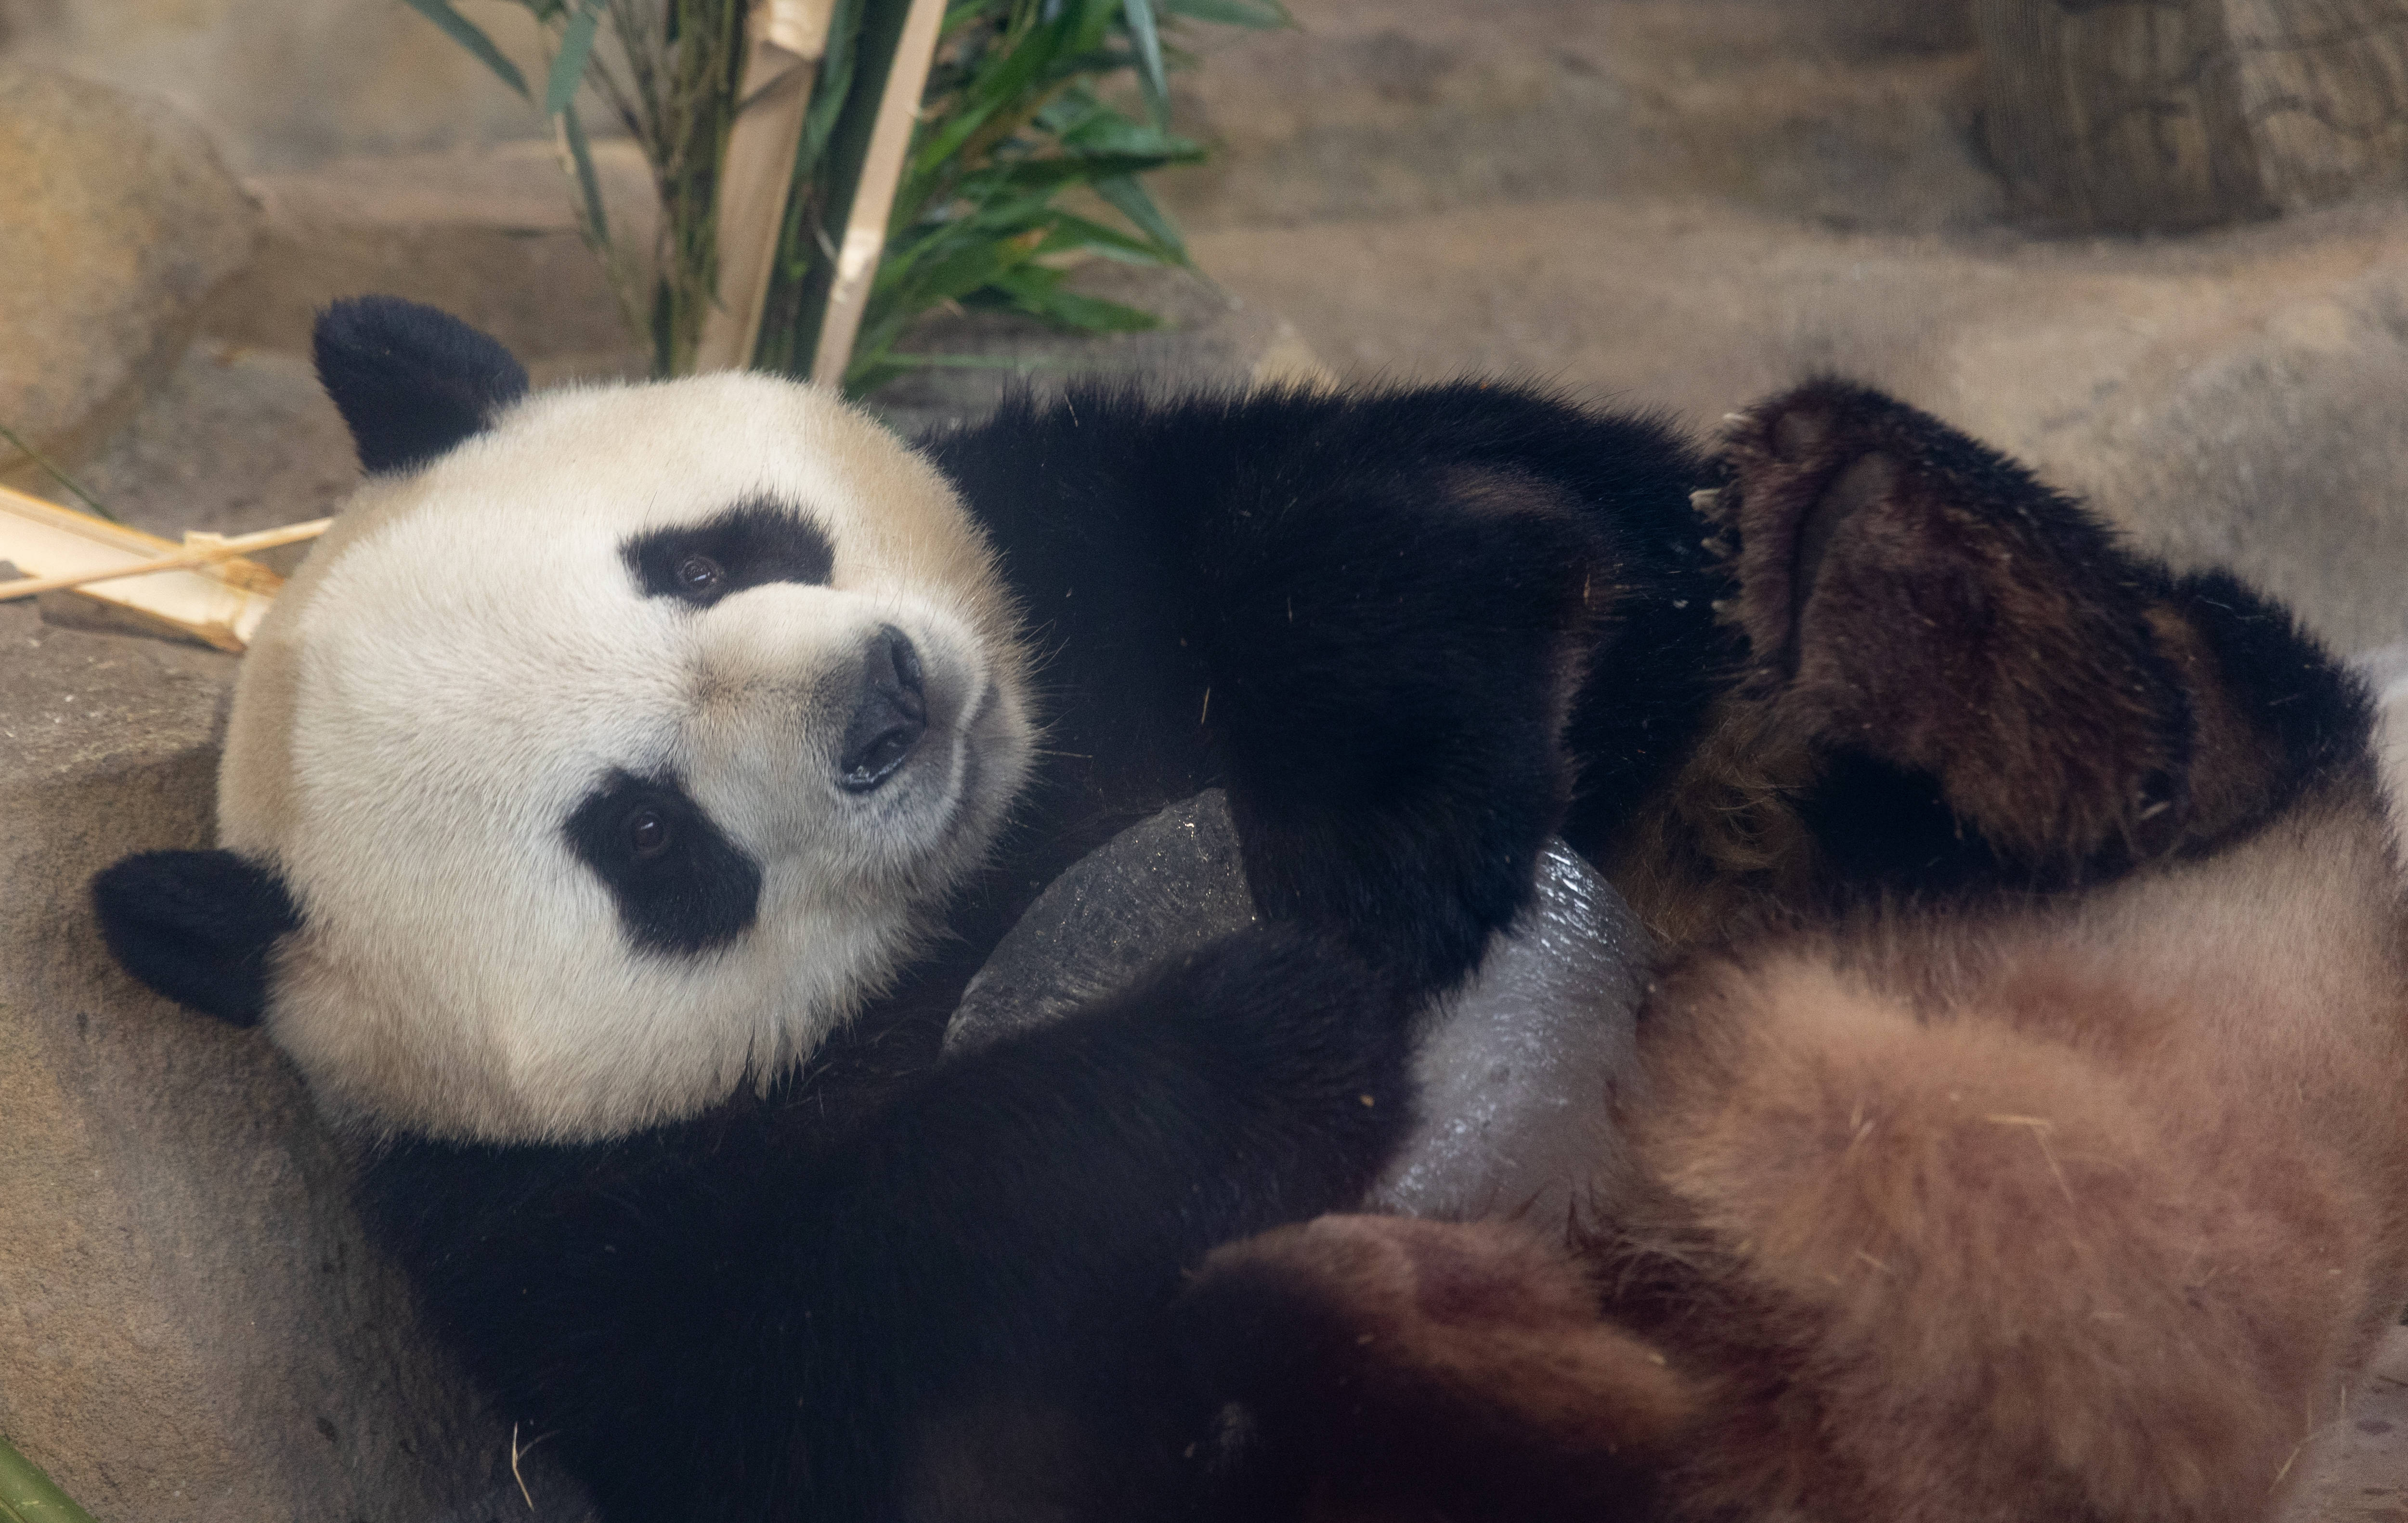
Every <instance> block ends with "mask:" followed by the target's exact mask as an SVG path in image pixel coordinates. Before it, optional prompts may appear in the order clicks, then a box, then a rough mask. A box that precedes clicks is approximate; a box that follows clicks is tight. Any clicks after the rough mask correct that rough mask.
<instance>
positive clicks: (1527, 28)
mask: <svg viewBox="0 0 2408 1523" xmlns="http://www.w3.org/2000/svg"><path fill="white" fill-rule="evenodd" d="M1289 8H1290V11H1291V13H1292V14H1293V15H1294V16H1295V17H1296V21H1297V30H1295V31H1290V32H1272V33H1242V32H1230V31H1222V30H1208V29H1194V30H1192V31H1191V32H1190V33H1189V35H1188V36H1187V37H1186V39H1185V40H1186V41H1187V43H1188V44H1189V45H1191V46H1192V47H1193V48H1194V49H1195V50H1196V51H1197V55H1198V57H1199V58H1200V60H1201V66H1200V67H1198V68H1197V70H1196V71H1195V72H1194V73H1192V74H1186V75H1182V76H1179V77H1177V78H1175V79H1174V81H1173V90H1174V101H1175V103H1176V105H1177V108H1178V113H1179V120H1180V121H1181V122H1182V123H1183V125H1184V126H1186V127H1187V128H1188V129H1190V130H1192V131H1194V132H1196V133H1197V135H1198V136H1202V137H1205V138H1207V139H1209V140H1211V141H1213V142H1215V143H1216V144H1218V145H1219V147H1220V152H1219V154H1218V156H1217V157H1216V158H1215V159H1214V160H1213V161H1212V162H1211V163H1209V164H1206V165H1199V166H1197V167H1194V168H1183V169H1177V170H1172V171H1168V172H1166V173H1164V174H1163V175H1162V176H1160V177H1159V179H1160V182H1161V188H1162V194H1163V196H1164V199H1165V201H1166V203H1167V204H1168V206H1169V208H1171V209H1172V210H1173V212H1174V213H1176V214H1177V215H1179V216H1180V217H1181V218H1183V220H1184V221H1185V222H1186V223H1187V224H1188V225H1189V226H1190V227H1191V228H1192V229H1194V230H1198V231H1202V230H1211V229H1221V228H1227V227H1233V226H1240V225H1265V224H1296V223H1311V222H1326V221H1333V220H1339V219H1358V218H1368V217H1396V216H1406V215H1415V214H1421V213H1426V212H1431V211H1437V210H1441V209H1445V208H1459V207H1467V206H1474V205H1487V206H1495V205H1498V204H1500V203H1514V202H1524V201H1541V200H1554V199H1561V198H1565V197H1573V196H1581V197H1588V196H1603V197H1613V198H1632V197H1644V196H1653V195H1663V194H1677V195H1683V196H1696V197H1706V198H1713V199H1717V200H1729V201H1734V202H1738V203H1742V204H1745V205H1749V206H1754V207H1758V208H1766V209H1771V210H1777V211H1780V212H1782V213H1784V214H1787V215H1792V216H1798V217H1800V218H1804V219H1809V220H1813V221H1818V222H1824V223H1832V224H1836V225H1842V226H1870V227H1884V228H1901V229H1935V228H1952V227H1968V226H1975V225H1981V224H1985V223H1992V222H1995V221H1997V220H1998V218H1999V217H2000V215H2002V213H2003V211H2004V209H2005V199H2004V194H2003V192H2002V190H2001V187H2000V184H1999V182H1998V180H1997V179H1996V178H1995V177H1994V176H1993V175H1991V173H1990V172H1989V170H1988V169H1987V168H1986V167H1985V165H1984V164H1983V162H1982V158H1981V155H1980V153H1979V151H1977V150H1976V148H1975V146H1974V122H1975V117H1976V114H1977V112H1978V111H1979V109H1980V107H1981V104H1982V89H1981V64H1980V59H1979V57H1978V55H1977V53H1976V52H1975V50H1974V39H1973V33H1972V27H1971V12H1970V9H1969V8H1968V7H1965V6H1964V5H1961V4H1956V3H1949V4H1910V5H1900V4H1897V3H1895V0H1892V3H1888V4H1883V3H1880V0H1486V3H1484V4H1482V5H1477V6H1467V5H1463V4H1460V3H1458V0H1297V4H1295V5H1293V6H1291V7H1289ZM1205 267H1206V268H1208V269H1209V268H1211V266H1209V265H1207V266H1205Z"/></svg>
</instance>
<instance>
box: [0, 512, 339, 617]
mask: <svg viewBox="0 0 2408 1523" xmlns="http://www.w3.org/2000/svg"><path fill="white" fill-rule="evenodd" d="M334 522H335V521H334V520H333V519H331V518H313V519H311V520H310V521H309V522H308V523H306V524H285V525H284V526H283V527H282V528H280V529H262V530H260V531H259V532H258V533H256V534H238V535H236V536H235V537H234V538H233V539H218V538H217V537H216V536H214V535H211V536H208V537H206V538H202V537H199V536H195V537H194V539H195V541H196V542H193V543H191V544H187V545H186V546H185V547H184V548H183V549H181V550H179V551H174V552H171V553H168V554H165V555H154V556H152V557H151V558H150V559H149V560H147V561H136V562H135V563H134V564H133V565H131V566H113V567H108V568H103V569H101V570H97V571H73V572H69V573H67V574H66V575H65V576H54V577H22V578H20V579H19V580H17V581H15V582H0V603H6V602H8V601H11V600H12V599H15V598H19V597H31V596H35V595H36V593H46V592H64V591H65V590H66V589H67V588H70V587H84V586H89V585H91V584H92V583H93V582H115V581H116V580H118V579H119V578H120V577H147V576H149V575H150V574H151V573H152V572H154V571H181V570H184V569H187V568H191V567H195V566H208V565H209V564H210V563H212V562H215V561H224V560H232V559H234V558H235V557H236V556H238V555H247V554H249V553H251V552H252V551H254V550H273V549H275V548H276V547H277V546H278V545H290V544H297V543H299V542H300V541H302V540H304V539H316V538H317V537H318V536H320V535H322V534H323V533H325V532H326V530H327V528H328V526H330V525H331V524H333V523H334Z"/></svg>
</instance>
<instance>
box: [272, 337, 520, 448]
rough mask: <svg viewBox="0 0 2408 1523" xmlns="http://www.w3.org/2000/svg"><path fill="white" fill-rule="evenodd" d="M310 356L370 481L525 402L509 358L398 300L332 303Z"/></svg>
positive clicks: (493, 345)
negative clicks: (504, 410)
mask: <svg viewBox="0 0 2408 1523" xmlns="http://www.w3.org/2000/svg"><path fill="white" fill-rule="evenodd" d="M310 348H311V350H312V352H314V354H315V355H316V358H317V362H318V383H319V384H320V385H322V386H323V387H325V388H326V395H328V396H330V397H332V398H334V401H335V408H336V409H337V411H339V412H341V413H342V415H343V422H344V423H345V424H349V425H350V426H351V442H352V443H353V444H354V445H356V446H357V447H358V449H359V453H360V465H361V467H363V468H364V469H366V471H367V472H368V473H369V474H370V475H372V476H375V475H383V474H385V473H387V472H390V471H402V470H410V469H414V468H415V467H419V466H423V465H424V464H426V463H427V462H428V461H430V460H433V459H435V458H436V457H437V455H440V454H442V453H444V452H445V451H447V450H449V449H451V448H452V446H453V445H455V444H457V443H459V442H460V441H461V440H462V439H464V438H468V437H469V436H470V435H472V434H479V433H482V432H483V431H484V429H485V428H486V426H487V425H488V424H491V423H492V422H493V420H494V416H495V414H496V413H498V412H500V411H501V410H502V409H504V408H506V407H508V406H509V405H510V404H511V403H512V402H515V401H517V400H518V399H519V398H520V397H522V396H523V395H526V389H527V377H526V371H525V370H524V369H523V367H521V366H520V365H519V362H518V361H517V360H515V359H512V358H511V357H510V352H509V350H507V349H504V348H503V347H502V346H501V345H500V344H499V343H497V342H495V340H494V339H492V338H487V337H486V336H485V335H484V334H481V333H479V332H478V331H477V330H476V329H474V328H472V327H470V326H468V324H466V323H463V322H461V321H460V320H459V319H458V318H456V317H453V316H452V314H451V313H449V312H441V311H437V310H436V309H434V308H432V307H422V306H420V305H419V304H418V303H416V302H414V301H404V300H402V299H401V298H400V297H399V296H352V297H349V298H347V299H345V300H342V301H338V302H336V303H335V304H334V305H333V306H331V307H329V308H327V309H325V310H324V311H322V312H321V313H319V314H318V324H317V328H316V330H315V331H314V332H313V333H312V335H311V337H310Z"/></svg>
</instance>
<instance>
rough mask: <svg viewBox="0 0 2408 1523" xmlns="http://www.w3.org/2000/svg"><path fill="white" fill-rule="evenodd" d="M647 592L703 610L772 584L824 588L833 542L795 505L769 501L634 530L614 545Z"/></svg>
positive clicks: (833, 561) (831, 566)
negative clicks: (696, 521)
mask: <svg viewBox="0 0 2408 1523" xmlns="http://www.w3.org/2000/svg"><path fill="white" fill-rule="evenodd" d="M619 555H620V558H621V559H623V560H624V561H625V562H626V563H627V569H629V570H630V571H633V572H634V573H635V574H636V582H637V585H638V586H639V587H641V588H642V589H643V593H644V596H647V597H674V598H676V599H678V600H679V601H680V602H683V603H692V604H694V605H695V606H696V607H699V608H709V607H710V605H712V604H713V603H716V602H718V601H719V600H720V599H721V598H723V597H724V596H727V595H728V594H730V593H737V592H742V591H743V590H744V589H745V588H747V587H760V586H766V585H767V584H768V583H770V582H805V583H808V584H810V585H813V586H825V585H826V584H827V580H828V576H829V574H830V573H831V572H832V571H833V570H834V569H835V568H836V547H835V546H833V545H831V544H829V543H828V537H827V536H826V534H824V533H823V532H822V531H821V529H820V526H819V525H818V524H814V523H812V522H811V521H810V519H809V518H807V517H805V516H804V515H803V513H802V510H799V509H797V508H794V507H791V506H789V505H787V504H785V503H781V502H775V501H772V500H770V499H768V498H766V497H764V498H756V499H754V500H753V501H750V502H742V503H738V504H737V505H736V506H735V507H733V508H730V509H728V510H726V511H725V512H724V513H719V514H717V515H715V516H713V517H710V518H707V519H704V520H703V521H702V522H701V523H699V524H677V525H674V526H673V527H669V528H663V529H653V530H652V531H650V532H649V533H645V534H639V535H637V536H636V537H635V538H633V539H629V540H627V541H626V543H624V544H623V545H621V546H620V547H619Z"/></svg>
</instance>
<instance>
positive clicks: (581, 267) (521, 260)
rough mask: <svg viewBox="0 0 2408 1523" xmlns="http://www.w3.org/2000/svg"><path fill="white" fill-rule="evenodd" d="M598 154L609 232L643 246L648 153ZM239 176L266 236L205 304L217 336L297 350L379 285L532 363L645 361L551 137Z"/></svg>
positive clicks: (648, 233)
mask: <svg viewBox="0 0 2408 1523" xmlns="http://www.w3.org/2000/svg"><path fill="white" fill-rule="evenodd" d="M410 19H411V20H412V21H413V22H415V21H416V18H414V17H413V18H410ZM418 24H423V22H420V23H418ZM446 46H449V44H446ZM594 158H595V173H596V175H597V177H598V179H599V180H600V182H601V185H602V195H603V205H604V208H605V210H606V212H607V214H608V215H609V221H610V228H611V234H612V237H613V239H614V241H615V242H616V243H617V244H618V246H619V247H621V248H624V249H626V250H630V251H635V252H637V253H638V254H648V252H649V251H650V249H651V247H652V226H653V223H655V221H656V220H657V210H658V208H657V204H656V202H655V200H654V197H653V194H652V180H651V171H650V170H649V169H647V168H646V167H645V165H644V160H643V155H642V154H641V153H639V152H638V151H637V150H636V148H635V145H634V144H632V143H629V142H626V141H624V140H623V141H618V142H605V143H601V144H597V145H596V146H595V154H594ZM246 184H247V185H248V186H249V188H250V189H251V192H252V193H253V194H255V195H256V196H257V197H258V198H259V201H260V204H261V206H262V207H263V208H264V210H265V231H264V232H263V234H262V237H261V239H260V248H259V253H258V256H257V258H255V259H254V260H253V261H252V263H251V266H250V267H249V268H248V269H247V270H246V271H245V272H244V273H243V274H242V275H241V276H240V277H238V278H237V279H236V280H233V281H231V282H229V283H228V285H227V287H226V289H225V290H224V291H222V293H220V295H219V296H218V299H217V300H216V301H215V302H213V303H212V304H211V306H210V309H209V312H208V319H207V323H206V327H207V331H208V332H209V333H210V334H212V335H215V336H217V337H219V338H226V339H228V340H231V341H233V342H235V343H238V344H243V345H249V346H255V347H259V348H264V349H272V350H281V351H285V352H291V353H296V354H299V353H307V352H308V347H309V324H310V323H311V321H312V320H313V319H314V318H315V316H316V314H317V312H318V310H319V309H321V308H322V307H324V306H325V305H326V303H328V302H329V301H332V300H334V299H335V298H336V297H337V296H356V295H362V294H363V293H366V292H378V293H382V294H384V295H394V296H407V297H409V299H411V300H413V301H423V302H429V303H432V304H434V305H435V306H437V307H440V308H442V309H445V310H446V311H449V312H451V313H452V314H453V315H454V316H457V317H459V318H462V319H464V320H466V322H469V323H474V324H476V325H477V326H478V327H480V328H482V329H484V330H485V331H486V332H488V333H490V334H492V335H493V336H494V337H495V338H499V339H501V340H502V342H504V343H505V344H508V345H509V347H510V349H511V351H512V352H514V353H516V354H517V355H518V356H519V358H520V359H522V360H523V361H526V362H528V363H529V364H534V363H537V362H539V361H552V362H562V361H566V365H567V368H568V370H570V371H571V372H574V373H581V374H593V373H600V372H610V373H622V372H624V373H639V372H640V371H641V369H642V368H643V366H644V365H645V364H646V363H648V362H649V361H650V358H651V354H650V350H649V344H648V342H645V343H639V342H638V338H637V336H636V335H635V334H633V333H632V332H631V331H630V330H629V328H628V326H627V323H626V322H625V321H624V318H623V317H622V316H621V312H620V306H619V302H618V298H617V296H616V295H614V294H613V292H612V289H611V286H610V282H609V280H608V279H607V278H606V277H605V276H604V274H603V269H602V264H601V261H600V260H598V259H596V258H595V255H594V253H593V251H591V250H590V249H588V248H587V247H586V244H585V240H584V237H583V236H582V235H581V233H580V232H579V231H578V223H577V214H576V211H575V209H574V205H573V203H572V202H571V200H570V198H569V193H568V182H567V180H566V177H565V176H564V174H563V173H562V170H561V165H560V160H559V157H558V155H557V154H556V153H555V152H554V151H553V150H552V146H551V145H550V144H548V143H505V144H500V145H496V146H493V147H488V148H464V149H460V150H456V151H446V152H437V153H410V154H396V155H392V156H384V157H363V158H345V159H339V160H336V161H334V162H331V163H328V164H324V165H316V166H314V167H312V168H309V169H307V170H300V171H285V172H276V173H263V174H258V175H254V176H252V177H251V178H250V180H247V181H246Z"/></svg>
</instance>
